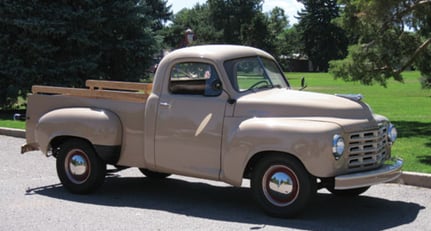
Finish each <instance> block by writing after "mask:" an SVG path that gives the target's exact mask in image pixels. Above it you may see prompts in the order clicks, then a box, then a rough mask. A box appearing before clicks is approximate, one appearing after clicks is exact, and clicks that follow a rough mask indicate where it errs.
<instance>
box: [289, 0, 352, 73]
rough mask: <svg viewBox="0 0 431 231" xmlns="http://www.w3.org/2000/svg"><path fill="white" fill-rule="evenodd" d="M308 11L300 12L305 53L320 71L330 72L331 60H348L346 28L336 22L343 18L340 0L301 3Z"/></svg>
mask: <svg viewBox="0 0 431 231" xmlns="http://www.w3.org/2000/svg"><path fill="white" fill-rule="evenodd" d="M300 2H301V3H303V4H304V9H303V10H301V12H299V13H298V15H299V17H298V19H299V23H298V27H297V29H298V31H299V34H300V35H301V40H302V41H303V43H304V53H305V54H306V55H307V56H308V58H309V59H310V60H311V61H312V63H313V66H314V69H315V70H316V71H327V70H328V67H329V61H330V60H333V59H340V58H344V57H345V56H346V54H347V46H348V39H347V37H346V35H345V32H344V31H343V29H341V28H340V27H339V26H337V25H335V24H334V23H333V22H332V20H333V19H334V18H336V17H338V16H339V7H338V5H337V1H336V0H300Z"/></svg>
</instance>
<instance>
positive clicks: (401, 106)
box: [0, 72, 431, 173]
mask: <svg viewBox="0 0 431 231" xmlns="http://www.w3.org/2000/svg"><path fill="white" fill-rule="evenodd" d="M302 76H304V77H305V78H306V82H307V85H308V87H307V88H306V89H305V91H313V92H324V93H329V94H335V93H341V94H342V93H361V94H362V95H364V97H365V98H364V99H363V100H364V101H365V102H366V103H368V104H369V105H370V106H371V107H372V108H373V111H374V112H375V113H377V114H382V115H384V116H386V117H388V118H389V119H390V120H391V121H392V123H394V124H395V125H396V127H397V129H398V137H399V138H398V140H397V142H396V143H395V145H394V147H393V149H392V154H393V155H394V156H399V157H401V158H403V159H404V168H403V169H404V170H405V171H414V172H424V173H431V90H422V89H421V87H420V83H419V73H418V72H405V73H403V76H404V78H405V81H404V83H399V82H396V81H389V82H388V87H387V88H384V87H382V86H379V85H373V86H363V85H361V84H359V83H352V82H344V81H342V80H334V79H333V77H332V76H331V75H330V74H327V73H287V77H288V79H289V81H290V83H291V85H292V87H293V88H295V89H298V88H299V87H300V82H301V77H302ZM12 115H13V114H12ZM12 115H10V113H9V114H4V113H0V127H10V128H21V129H24V128H25V123H24V122H21V121H14V120H12Z"/></svg>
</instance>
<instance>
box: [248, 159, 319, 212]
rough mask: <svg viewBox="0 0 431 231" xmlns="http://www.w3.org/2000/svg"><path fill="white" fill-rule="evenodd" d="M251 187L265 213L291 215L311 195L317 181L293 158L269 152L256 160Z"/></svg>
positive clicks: (306, 201)
mask: <svg viewBox="0 0 431 231" xmlns="http://www.w3.org/2000/svg"><path fill="white" fill-rule="evenodd" d="M251 190H252V193H253V195H254V197H255V199H256V200H257V202H258V204H259V205H260V207H262V209H263V210H264V211H265V212H266V213H268V214H269V215H271V216H276V217H292V216H296V215H298V214H299V213H300V212H301V211H302V210H303V209H304V208H305V207H306V206H307V204H308V203H309V202H310V201H311V200H312V199H313V198H314V196H315V194H316V191H317V182H316V179H315V178H314V177H313V176H311V175H310V174H309V173H308V172H307V171H306V170H305V168H304V166H303V165H302V164H301V163H300V162H299V161H298V160H296V159H295V158H293V157H291V156H287V155H271V156H268V157H266V158H264V159H263V160H262V161H260V162H259V163H258V164H257V166H256V168H255V170H254V172H253V174H252V177H251ZM287 191H289V192H288V193H287Z"/></svg>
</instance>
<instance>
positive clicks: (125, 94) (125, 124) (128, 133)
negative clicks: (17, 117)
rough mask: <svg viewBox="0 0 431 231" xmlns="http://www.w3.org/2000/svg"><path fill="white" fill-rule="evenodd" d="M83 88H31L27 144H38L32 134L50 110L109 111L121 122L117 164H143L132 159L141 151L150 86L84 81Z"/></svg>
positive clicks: (140, 158)
mask: <svg viewBox="0 0 431 231" xmlns="http://www.w3.org/2000/svg"><path fill="white" fill-rule="evenodd" d="M86 86H87V88H67V87H52V86H33V88H32V92H33V94H31V95H29V97H28V102H29V107H28V108H27V115H28V116H27V121H26V128H27V129H26V139H27V143H37V142H38V141H37V140H36V137H35V131H36V129H37V126H38V123H39V119H40V118H41V117H42V116H43V115H45V114H46V113H48V112H50V111H52V110H57V109H61V108H77V107H84V108H94V109H101V110H109V111H111V112H113V113H115V114H116V115H117V116H118V117H119V118H120V119H121V122H122V131H123V132H122V139H123V142H122V143H123V146H122V155H121V156H120V160H119V164H121V165H125V166H132V165H134V164H135V165H136V164H138V165H140V164H142V163H144V160H143V158H144V157H143V155H136V150H144V142H143V141H142V137H144V126H145V125H144V123H145V106H146V102H147V98H148V97H149V94H150V91H151V88H152V84H148V83H131V82H118V81H102V80H87V81H86ZM30 115H31V116H30ZM59 129H60V130H61V128H60V127H59Z"/></svg>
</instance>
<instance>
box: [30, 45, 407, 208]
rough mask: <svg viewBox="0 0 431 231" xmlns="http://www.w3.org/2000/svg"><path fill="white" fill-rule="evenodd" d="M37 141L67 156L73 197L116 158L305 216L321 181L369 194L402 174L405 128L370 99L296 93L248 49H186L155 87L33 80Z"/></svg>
mask: <svg viewBox="0 0 431 231" xmlns="http://www.w3.org/2000/svg"><path fill="white" fill-rule="evenodd" d="M32 91H33V94H31V95H30V96H29V98H28V108H27V129H26V139H27V144H26V145H24V146H23V147H22V153H24V152H27V151H31V150H41V151H42V152H43V153H45V154H46V155H47V156H50V155H53V156H54V157H55V158H56V165H57V166H56V167H57V174H58V176H59V178H60V181H61V182H62V184H63V186H64V187H65V188H66V189H68V190H69V191H71V192H73V193H88V192H91V191H93V190H95V189H97V188H98V187H99V186H101V184H102V183H103V181H104V178H105V174H106V165H107V164H110V165H113V166H121V167H137V168H139V169H140V170H141V172H142V173H143V174H145V175H146V176H147V177H154V178H164V177H168V176H169V175H170V174H179V175H185V176H191V177H198V178H204V179H211V180H217V181H223V182H226V183H229V184H231V185H234V186H241V184H242V182H243V179H250V185H251V192H252V193H253V195H254V196H255V199H256V201H257V202H258V204H259V205H260V206H261V207H262V208H263V210H264V211H266V212H267V213H269V214H271V215H274V216H291V215H295V214H297V213H298V212H300V211H301V210H303V209H304V208H305V206H306V205H307V203H308V202H309V201H311V199H312V198H313V196H314V195H315V194H316V191H317V189H319V188H327V189H328V190H329V191H331V192H332V193H334V194H343V195H351V196H354V195H359V194H360V193H362V192H364V191H365V190H367V189H368V188H369V187H370V186H371V185H373V184H378V183H383V182H388V181H392V180H394V179H396V178H397V177H399V175H400V174H401V167H402V164H403V163H402V161H401V160H399V159H394V158H391V146H392V144H393V143H394V141H395V139H396V135H397V133H396V129H395V128H394V126H393V125H392V124H391V123H390V122H389V121H388V119H386V118H385V117H383V116H380V115H376V114H374V113H373V112H372V111H371V109H370V107H369V106H368V105H367V104H365V103H364V102H362V97H361V96H360V95H327V94H319V93H311V92H306V91H299V90H293V89H292V88H291V86H290V85H289V83H288V82H287V80H286V78H285V76H284V74H283V72H282V70H281V69H280V67H279V65H278V64H277V62H276V61H275V59H274V58H273V57H272V56H271V55H269V54H268V53H266V52H264V51H262V50H259V49H255V48H251V47H244V46H233V45H206V46H195V47H189V48H184V49H179V50H176V51H173V52H171V53H170V54H168V55H167V56H166V57H165V58H163V60H162V61H161V62H160V64H159V66H158V69H157V71H156V73H155V77H154V82H153V84H152V85H151V84H145V83H129V82H112V81H98V80H89V81H87V88H85V89H77V88H60V87H49V86H33V89H32Z"/></svg>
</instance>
